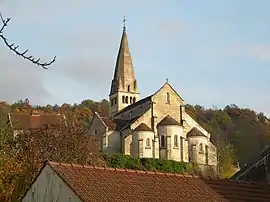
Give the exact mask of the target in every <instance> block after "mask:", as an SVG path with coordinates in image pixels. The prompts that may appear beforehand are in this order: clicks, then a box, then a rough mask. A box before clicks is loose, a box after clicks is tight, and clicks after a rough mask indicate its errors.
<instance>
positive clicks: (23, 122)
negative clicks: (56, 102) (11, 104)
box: [9, 114, 65, 129]
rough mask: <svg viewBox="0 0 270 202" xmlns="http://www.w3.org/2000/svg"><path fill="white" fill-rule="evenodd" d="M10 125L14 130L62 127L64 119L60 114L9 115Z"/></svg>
mask: <svg viewBox="0 0 270 202" xmlns="http://www.w3.org/2000/svg"><path fill="white" fill-rule="evenodd" d="M9 121H10V123H11V124H12V127H13V128H14V129H36V128H41V127H43V126H44V125H54V126H57V125H64V124H65V118H64V115H62V114H42V115H30V114H10V120H9Z"/></svg>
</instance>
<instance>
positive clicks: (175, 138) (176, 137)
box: [173, 135, 178, 147]
mask: <svg viewBox="0 0 270 202" xmlns="http://www.w3.org/2000/svg"><path fill="white" fill-rule="evenodd" d="M173 146H174V147H178V135H175V136H174V140H173Z"/></svg>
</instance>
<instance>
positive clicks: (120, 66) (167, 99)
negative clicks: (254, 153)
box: [90, 25, 217, 167]
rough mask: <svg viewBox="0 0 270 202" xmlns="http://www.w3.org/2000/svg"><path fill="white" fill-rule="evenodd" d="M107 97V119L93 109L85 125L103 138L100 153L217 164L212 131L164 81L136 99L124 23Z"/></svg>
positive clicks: (136, 88)
mask: <svg viewBox="0 0 270 202" xmlns="http://www.w3.org/2000/svg"><path fill="white" fill-rule="evenodd" d="M109 99H110V112H109V117H102V116H100V115H99V114H98V113H95V114H94V116H93V118H92V120H91V123H90V132H91V133H92V134H93V135H96V136H99V137H101V139H102V144H101V150H102V152H104V153H109V154H115V153H121V154H124V155H131V156H133V157H139V158H161V159H169V160H175V161H181V162H193V163H197V164H198V165H211V166H214V167H215V166H216V165H217V149H216V146H215V145H213V144H212V143H211V142H210V137H211V134H209V133H208V132H207V131H206V130H205V129H204V128H202V127H201V126H200V125H199V124H198V123H197V122H196V121H195V120H194V119H193V118H192V117H191V116H189V115H188V113H186V112H185V107H184V100H183V98H182V97H181V96H180V95H179V94H178V93H177V92H176V90H175V89H174V88H173V87H172V86H171V85H170V84H169V82H168V80H167V81H166V82H165V83H164V85H162V86H161V87H160V88H159V89H158V90H157V91H156V92H155V93H154V94H152V95H150V96H148V97H145V98H143V99H140V92H139V85H138V82H137V80H136V77H135V72H134V67H133V63H132V58H131V54H130V49H129V46H128V38H127V32H126V26H125V25H124V27H123V33H122V37H121V42H120V47H119V51H118V55H117V59H116V64H115V71H114V75H113V79H112V82H111V88H110V94H109Z"/></svg>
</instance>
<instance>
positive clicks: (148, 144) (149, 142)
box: [146, 138, 151, 148]
mask: <svg viewBox="0 0 270 202" xmlns="http://www.w3.org/2000/svg"><path fill="white" fill-rule="evenodd" d="M146 147H147V148H150V147H151V141H150V138H147V139H146Z"/></svg>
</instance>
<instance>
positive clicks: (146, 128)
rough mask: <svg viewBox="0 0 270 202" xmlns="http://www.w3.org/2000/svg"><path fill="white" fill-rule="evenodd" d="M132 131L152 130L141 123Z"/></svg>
mask: <svg viewBox="0 0 270 202" xmlns="http://www.w3.org/2000/svg"><path fill="white" fill-rule="evenodd" d="M133 131H152V130H151V128H149V127H148V126H147V125H146V124H145V123H141V124H140V125H138V126H137V127H136V128H135V129H134V130H133Z"/></svg>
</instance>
